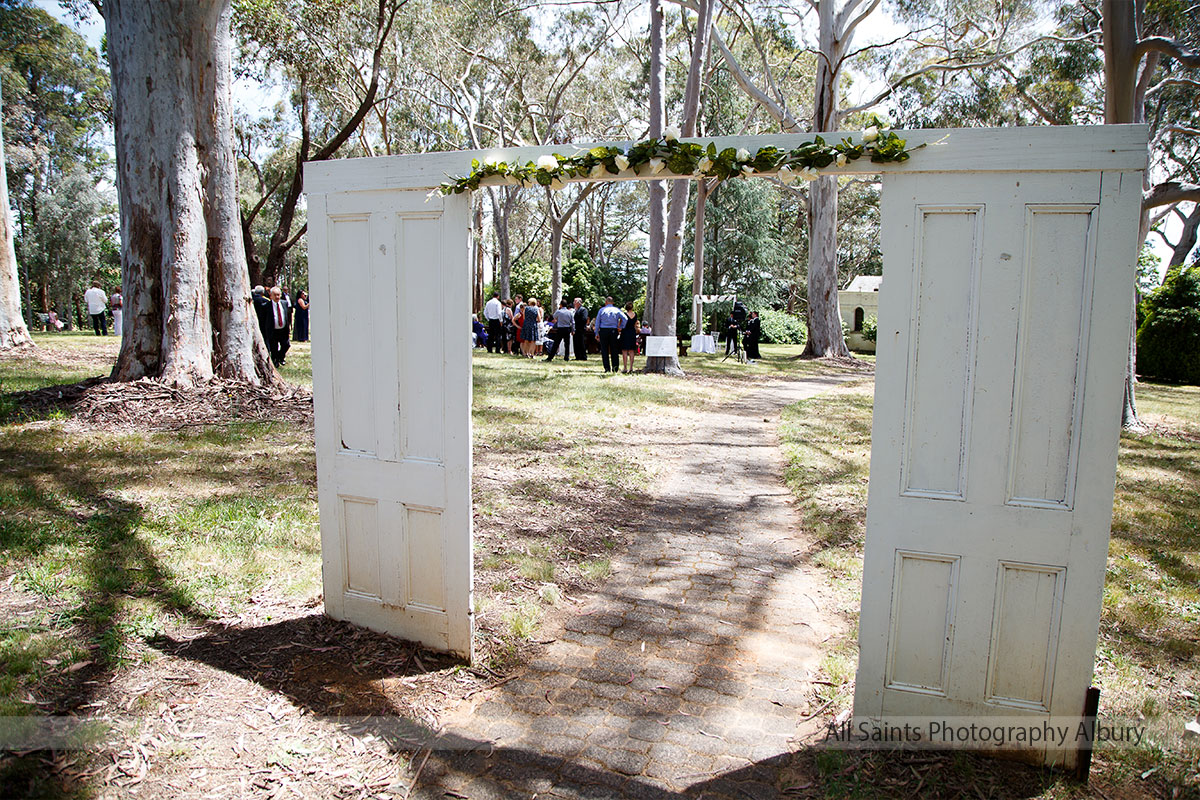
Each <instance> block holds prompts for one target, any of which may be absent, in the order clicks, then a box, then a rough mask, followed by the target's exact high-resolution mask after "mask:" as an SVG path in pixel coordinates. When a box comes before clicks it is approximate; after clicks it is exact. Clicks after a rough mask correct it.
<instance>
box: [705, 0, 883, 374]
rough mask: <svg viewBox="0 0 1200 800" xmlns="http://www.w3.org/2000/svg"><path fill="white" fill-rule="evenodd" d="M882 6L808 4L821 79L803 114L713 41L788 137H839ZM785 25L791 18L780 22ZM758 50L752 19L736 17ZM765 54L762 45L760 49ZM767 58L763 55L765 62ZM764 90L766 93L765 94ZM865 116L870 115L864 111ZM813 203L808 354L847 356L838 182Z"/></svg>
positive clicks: (857, 1)
mask: <svg viewBox="0 0 1200 800" xmlns="http://www.w3.org/2000/svg"><path fill="white" fill-rule="evenodd" d="M879 5H880V0H843V1H842V2H841V3H838V2H836V1H835V0H809V2H808V3H807V6H808V7H810V8H811V11H812V13H813V14H815V16H816V31H817V34H816V35H817V46H816V48H815V53H816V54H817V62H816V79H815V82H814V88H813V94H812V104H811V106H808V107H807V108H805V109H804V112H801V111H799V110H798V109H796V108H795V107H794V106H792V107H789V102H788V98H786V97H784V96H781V95H780V94H779V93H778V92H777V91H776V90H775V89H774V86H773V84H772V79H773V77H774V76H773V74H772V70H771V69H770V68H769V67H768V68H767V69H766V70H765V73H766V74H765V75H764V78H765V80H766V83H764V84H761V85H760V83H758V82H756V81H755V80H754V79H753V78H752V77H751V76H750V75H749V73H748V72H747V70H746V69H745V68H743V66H742V63H741V61H740V60H739V59H738V58H737V57H736V56H735V55H734V53H733V51H732V50H731V49H730V48H729V47H728V46H727V45H726V44H725V41H724V38H723V36H722V35H721V33H720V32H719V31H717V32H716V33H715V34H714V40H715V41H716V43H717V46H718V48H719V49H720V52H721V54H722V56H723V57H724V59H725V62H726V63H727V64H728V65H729V68H730V71H731V72H732V74H733V75H734V77H735V79H736V80H737V82H738V84H739V85H740V86H741V87H742V89H743V90H744V91H745V92H746V93H747V94H749V95H750V96H751V97H753V98H754V99H755V101H757V102H758V103H759V104H760V105H761V106H762V107H763V108H764V109H765V110H766V111H767V112H768V113H769V114H770V115H771V117H772V118H774V119H775V120H776V121H777V122H778V124H779V125H780V126H781V127H782V128H783V130H784V131H785V132H799V131H801V130H804V129H805V128H808V129H809V130H812V131H814V132H816V133H824V132H829V131H836V130H838V129H839V128H840V127H841V121H842V120H843V119H844V118H845V117H846V116H848V114H849V113H850V112H849V111H848V110H847V109H844V108H843V107H842V105H841V102H842V95H841V83H842V77H843V74H844V72H845V69H846V67H847V63H848V61H849V59H850V58H851V57H853V56H854V55H855V53H854V51H852V50H851V44H852V42H853V39H854V34H855V32H856V30H857V29H858V27H859V25H861V24H862V23H863V22H864V21H865V20H866V19H867V18H868V17H870V16H871V15H872V14H873V13H874V12H875V11H876V10H877V9H878V8H879ZM783 11H784V13H785V14H787V15H791V16H793V17H794V16H796V15H800V16H803V15H804V10H799V11H797V10H794V9H791V8H790V7H785V8H784V9H783ZM781 18H783V19H786V17H781ZM737 19H738V22H739V24H740V25H742V26H743V27H745V28H747V29H748V30H749V32H750V34H751V38H752V40H754V41H755V43H756V45H757V44H758V40H759V37H758V36H755V31H754V23H753V22H752V21H751V19H750V14H748V13H743V14H741V15H739V16H738V17H737ZM758 46H759V49H760V51H761V50H762V48H761V45H758ZM766 60H767V59H766V53H765V52H764V53H763V61H764V62H765V61H766ZM764 87H765V88H764ZM859 110H865V109H859ZM809 193H810V200H809V203H808V231H809V235H808V242H809V248H808V253H809V255H808V287H807V296H808V314H807V315H806V316H807V321H808V341H807V344H806V345H805V350H804V352H805V354H806V355H811V356H818V357H825V356H846V357H848V356H849V355H850V351H849V349H847V347H846V342H845V339H844V337H843V336H842V325H841V317H840V315H839V313H838V301H837V292H838V284H837V199H838V191H837V178H836V177H833V176H828V175H825V176H821V177H819V178H817V179H816V180H814V181H812V182H811V183H810V184H809Z"/></svg>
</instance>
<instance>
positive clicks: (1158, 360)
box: [1137, 266, 1200, 383]
mask: <svg viewBox="0 0 1200 800" xmlns="http://www.w3.org/2000/svg"><path fill="white" fill-rule="evenodd" d="M1142 311H1143V312H1144V313H1145V319H1144V320H1143V322H1142V325H1141V327H1140V328H1139V329H1138V333H1137V371H1138V374H1140V375H1145V376H1147V377H1152V378H1158V379H1160V380H1165V381H1179V382H1181V383H1200V268H1197V267H1196V266H1192V267H1190V268H1189V269H1178V268H1176V269H1174V270H1171V271H1170V272H1168V273H1167V276H1166V278H1165V279H1164V280H1163V284H1162V286H1160V287H1158V288H1157V289H1155V290H1154V291H1153V292H1151V293H1150V294H1149V295H1147V297H1146V299H1145V300H1143V301H1142Z"/></svg>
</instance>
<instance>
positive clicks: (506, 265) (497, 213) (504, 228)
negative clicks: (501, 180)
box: [487, 186, 517, 300]
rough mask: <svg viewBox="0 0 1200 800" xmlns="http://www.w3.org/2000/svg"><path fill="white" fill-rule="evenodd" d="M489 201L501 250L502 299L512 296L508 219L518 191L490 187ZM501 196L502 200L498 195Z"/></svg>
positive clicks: (514, 188)
mask: <svg viewBox="0 0 1200 800" xmlns="http://www.w3.org/2000/svg"><path fill="white" fill-rule="evenodd" d="M487 192H488V199H489V200H490V201H491V204H492V227H493V228H495V229H496V247H497V248H498V249H499V250H500V299H501V300H507V299H508V298H510V297H511V296H512V292H511V286H512V240H511V239H510V238H509V235H508V217H509V215H510V214H511V213H512V210H513V206H514V205H515V204H516V198H517V189H516V187H513V186H504V187H502V188H500V189H493V188H492V187H491V186H489V187H488V190H487ZM497 192H499V194H500V195H501V198H502V199H500V200H497V199H496V194H497Z"/></svg>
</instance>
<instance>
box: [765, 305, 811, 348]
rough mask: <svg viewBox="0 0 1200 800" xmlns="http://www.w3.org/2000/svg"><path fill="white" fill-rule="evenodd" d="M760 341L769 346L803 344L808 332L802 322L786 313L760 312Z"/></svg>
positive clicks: (795, 316) (794, 315) (796, 316)
mask: <svg viewBox="0 0 1200 800" xmlns="http://www.w3.org/2000/svg"><path fill="white" fill-rule="evenodd" d="M758 315H759V316H760V317H762V340H763V341H764V342H768V343H771V344H804V340H805V339H806V338H807V336H808V331H807V329H806V328H805V327H804V320H802V319H801V318H800V317H799V316H798V315H796V314H789V313H787V312H786V311H760V312H759V314H758Z"/></svg>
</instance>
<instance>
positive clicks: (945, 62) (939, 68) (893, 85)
mask: <svg viewBox="0 0 1200 800" xmlns="http://www.w3.org/2000/svg"><path fill="white" fill-rule="evenodd" d="M1084 41H1090V39H1089V38H1088V35H1084V36H1081V37H1076V38H1072V39H1064V38H1062V37H1058V36H1039V37H1037V38H1036V39H1031V40H1029V41H1028V42H1025V43H1024V44H1022V45H1020V46H1019V47H1015V48H1013V49H1012V50H1008V51H1006V52H1003V53H996V54H995V55H994V56H991V57H990V58H985V59H983V60H981V61H971V62H966V63H958V64H952V63H949V62H951V61H953V60H955V59H954V57H953V56H946V57H945V58H942V59H941V60H939V61H936V62H934V63H932V64H926V65H925V66H923V67H921V68H919V69H915V70H912V71H911V72H908V73H906V74H905V75H902V76H901V77H899V78H897V79H896V80H894V81H891V82H890V83H889V84H888V86H887V88H885V89H883V90H881V91H880V92H879V93H878V94H876V95H875V97H874V98H873V99H871V100H869V101H867V102H865V103H859V104H858V105H857V106H854V107H853V108H847V109H845V110H843V111H842V112H841V113H840V116H841V117H843V118H844V117H848V116H850V115H851V114H856V113H858V112H860V111H866V110H867V109H868V108H872V107H873V106H876V105H878V104H879V103H882V102H883V101H884V100H886V99H887V98H888V96H890V95H891V94H892V92H894V91H896V90H897V89H899V88H900V87H901V86H903V85H904V84H906V83H908V82H909V81H911V80H912V79H913V78H917V77H920V76H921V75H927V74H929V73H930V72H961V71H963V70H968V69H979V68H981V67H990V66H992V65H993V64H996V63H999V62H1001V61H1003V60H1005V59H1007V58H1012V57H1013V56H1015V55H1016V54H1017V53H1020V52H1021V51H1022V50H1027V49H1028V48H1030V47H1033V46H1034V45H1035V44H1041V43H1043V42H1084Z"/></svg>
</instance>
